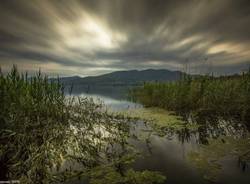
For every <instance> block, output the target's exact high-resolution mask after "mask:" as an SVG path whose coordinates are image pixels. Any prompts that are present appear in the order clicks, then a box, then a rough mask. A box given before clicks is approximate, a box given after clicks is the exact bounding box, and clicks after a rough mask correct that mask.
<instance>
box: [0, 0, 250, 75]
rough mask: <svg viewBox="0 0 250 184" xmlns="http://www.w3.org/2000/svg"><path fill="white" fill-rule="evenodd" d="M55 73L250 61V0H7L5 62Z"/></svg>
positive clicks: (2, 21) (219, 70) (215, 67)
mask: <svg viewBox="0 0 250 184" xmlns="http://www.w3.org/2000/svg"><path fill="white" fill-rule="evenodd" d="M13 64H15V65H17V66H18V68H19V70H21V71H28V72H29V73H34V72H35V71H37V70H39V69H41V70H42V72H44V73H46V74H48V75H50V76H55V75H59V76H72V75H79V76H89V75H91V76H92V75H100V74H104V73H109V72H113V71H119V70H134V69H138V70H143V69H149V68H152V69H169V70H181V71H185V72H188V73H198V74H204V73H211V72H213V73H214V74H218V75H224V74H233V73H239V72H241V71H243V70H246V69H247V68H248V67H249V66H250V1H249V0H81V1H80V0H70V1H69V0H32V1H28V0H1V1H0V66H1V69H2V71H3V72H7V71H8V70H9V69H10V68H11V67H12V65H13Z"/></svg>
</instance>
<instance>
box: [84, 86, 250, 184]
mask: <svg viewBox="0 0 250 184" xmlns="http://www.w3.org/2000/svg"><path fill="white" fill-rule="evenodd" d="M119 90H120V89H119ZM119 90H118V91H119ZM106 91H108V90H106V89H105V94H104V95H103V94H102V91H101V90H100V91H98V93H99V94H98V93H97V91H95V93H94V94H91V91H90V92H89V93H82V94H80V95H82V96H86V97H92V98H94V100H96V101H99V102H100V100H101V101H103V102H104V103H105V104H106V105H107V106H108V107H109V108H111V109H113V110H115V111H120V110H123V109H130V108H132V109H137V108H143V107H142V105H140V104H136V103H132V102H129V101H127V100H125V99H126V98H124V96H126V95H124V94H123V95H121V94H120V96H123V97H121V98H119V97H118V96H119V95H114V93H113V92H112V93H106ZM111 91H112V90H111ZM125 91H126V90H125ZM112 96H115V97H114V98H113V97H112ZM185 123H186V126H183V127H182V128H174V127H167V126H166V127H158V128H155V127H152V126H150V125H149V124H147V123H145V122H137V123H135V122H134V125H136V126H135V127H134V126H133V128H131V134H135V135H134V136H131V139H130V142H131V143H132V144H133V145H134V146H135V147H136V148H137V149H138V150H140V151H141V152H142V153H143V157H141V158H139V159H137V161H136V162H135V164H134V165H133V167H134V168H135V169H136V170H145V169H148V170H157V171H160V172H162V173H163V174H165V175H166V176H167V183H193V184H196V183H197V184H198V183H206V182H208V180H210V181H211V180H212V179H211V178H212V177H211V178H209V177H208V175H204V173H202V172H201V170H202V169H205V172H209V170H211V171H216V172H217V171H218V173H216V180H213V181H214V182H218V183H232V184H233V183H242V184H244V183H246V184H248V183H249V181H250V169H249V160H250V158H249V155H250V151H245V152H244V154H241V153H240V154H236V152H237V151H238V150H248V149H250V145H247V144H245V143H242V142H244V141H248V142H249V140H248V135H249V133H248V129H247V127H246V126H245V125H244V124H242V123H240V122H237V121H235V120H223V119H221V118H218V117H213V116H209V117H208V116H205V117H199V118H194V117H188V118H186V119H185ZM190 123H193V124H196V125H198V126H197V128H195V129H192V128H190ZM211 140H215V141H214V142H213V141H211ZM235 140H236V141H235ZM244 146H245V147H246V148H244V149H243V147H244ZM248 146H249V147H248ZM237 149H238V150H237ZM229 152H230V153H231V152H233V153H232V154H228V153H229ZM190 153H196V154H193V155H192V154H191V156H194V157H193V158H192V159H194V160H192V159H191V161H190ZM216 154H217V155H216ZM197 159H200V160H199V161H200V162H197V163H196V161H197ZM202 159H203V160H202ZM211 159H212V165H210V162H211ZM217 161H218V162H219V165H220V168H221V169H219V170H217V168H216V167H217V166H218V165H216V164H217ZM190 162H191V163H190ZM206 162H207V163H208V165H205V167H207V168H201V165H199V164H203V166H204V163H206ZM213 163H216V164H215V165H213ZM195 164H198V168H199V167H200V169H197V167H196V166H197V165H196V166H194V165H195ZM215 166H216V167H215ZM243 171H244V172H243ZM212 174H214V173H212ZM180 176H181V177H180ZM204 177H205V178H206V179H207V180H204Z"/></svg>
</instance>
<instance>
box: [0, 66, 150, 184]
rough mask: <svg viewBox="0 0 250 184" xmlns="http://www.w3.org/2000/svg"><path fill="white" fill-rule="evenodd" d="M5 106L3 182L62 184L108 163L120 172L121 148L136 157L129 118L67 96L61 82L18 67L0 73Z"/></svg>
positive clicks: (1, 118)
mask: <svg viewBox="0 0 250 184" xmlns="http://www.w3.org/2000/svg"><path fill="white" fill-rule="evenodd" d="M0 103H1V105H0V165H1V168H0V171H1V172H0V177H1V180H10V179H12V180H13V179H15V180H20V182H21V183H57V182H63V181H65V180H67V179H72V178H74V177H81V176H86V173H89V171H90V170H92V169H93V168H96V167H100V166H102V167H105V165H107V164H108V165H110V164H111V165H112V167H113V169H114V171H115V172H118V173H120V174H121V172H120V170H119V167H117V164H115V163H117V162H118V161H119V164H120V165H122V164H123V162H122V161H121V159H119V158H121V157H120V154H118V153H120V152H118V151H117V149H118V148H122V149H121V150H122V151H121V153H124V154H131V149H130V146H129V145H128V142H127V139H128V137H129V136H130V132H129V130H130V127H129V123H128V122H129V118H126V117H124V116H122V115H117V114H110V113H107V112H106V111H105V110H104V108H103V107H102V105H101V104H96V103H94V102H93V100H92V99H87V98H76V97H66V96H65V95H64V92H63V86H62V85H61V84H60V83H59V80H57V81H54V80H53V81H51V80H49V79H48V78H47V77H46V76H43V75H42V74H41V72H38V73H37V75H36V76H34V77H28V75H27V74H20V73H19V72H18V70H17V68H16V67H13V69H12V71H11V72H10V73H8V74H7V75H4V74H3V73H0ZM118 150H120V149H118ZM124 150H126V151H124ZM113 152H115V153H117V154H112V156H113V157H112V160H110V154H111V153H113ZM114 160H116V162H115V161H114ZM119 164H118V165H119ZM76 165H78V167H77V168H75V166H76ZM127 169H128V168H127ZM126 173H128V174H129V176H130V175H131V172H130V171H129V170H128V172H126ZM134 175H135V177H137V175H138V172H134ZM142 175H143V173H142ZM147 175H148V174H147ZM152 175H154V174H153V173H152ZM126 176H127V174H126ZM124 183H126V182H124Z"/></svg>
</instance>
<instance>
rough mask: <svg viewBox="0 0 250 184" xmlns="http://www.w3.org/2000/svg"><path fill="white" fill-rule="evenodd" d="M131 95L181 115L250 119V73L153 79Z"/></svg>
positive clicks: (150, 105) (148, 105) (149, 104)
mask: <svg viewBox="0 0 250 184" xmlns="http://www.w3.org/2000/svg"><path fill="white" fill-rule="evenodd" d="M130 94H131V96H132V98H133V99H134V100H135V101H137V102H140V103H142V104H143V105H145V106H146V107H161V108H164V109H166V110H169V111H175V112H177V113H178V114H182V115H183V114H189V113H193V114H194V115H198V116H202V115H205V116H207V115H217V116H222V117H233V118H237V119H238V120H242V121H249V120H250V72H248V73H245V74H244V75H238V76H225V77H212V76H199V77H190V76H186V77H184V79H182V80H180V81H176V82H168V83H157V82H153V83H152V82H150V83H145V84H144V85H143V86H141V87H137V88H135V89H132V90H131V92H130Z"/></svg>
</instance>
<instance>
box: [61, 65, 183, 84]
mask: <svg viewBox="0 0 250 184" xmlns="http://www.w3.org/2000/svg"><path fill="white" fill-rule="evenodd" d="M182 74H183V73H182V72H180V71H170V70H165V69H163V70H154V69H148V70H141V71H139V70H128V71H117V72H112V73H108V74H104V75H99V76H91V77H84V78H81V77H79V76H73V77H64V78H61V79H60V81H61V82H62V83H63V84H64V85H66V86H68V85H74V86H78V85H138V84H142V83H143V82H148V81H161V82H163V81H175V80H178V79H180V77H181V75H182Z"/></svg>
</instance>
